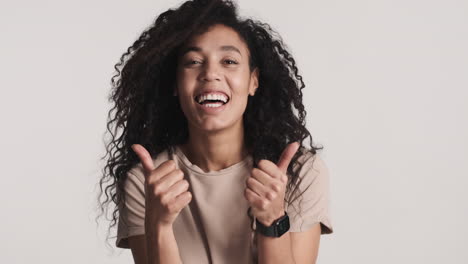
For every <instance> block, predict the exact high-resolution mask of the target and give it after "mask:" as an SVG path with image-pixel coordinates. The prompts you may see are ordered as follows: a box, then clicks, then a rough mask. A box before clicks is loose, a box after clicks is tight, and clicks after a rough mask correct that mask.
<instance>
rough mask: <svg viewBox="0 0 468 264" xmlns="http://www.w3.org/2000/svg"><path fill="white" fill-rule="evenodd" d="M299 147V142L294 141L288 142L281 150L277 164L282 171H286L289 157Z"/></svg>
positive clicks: (289, 160) (292, 155)
mask: <svg viewBox="0 0 468 264" xmlns="http://www.w3.org/2000/svg"><path fill="white" fill-rule="evenodd" d="M299 147H300V144H299V142H297V141H296V142H293V143H290V144H289V145H288V146H287V147H286V148H285V149H284V150H283V153H281V156H280V158H279V161H278V164H277V166H278V168H279V169H280V170H281V171H282V172H283V173H286V171H287V169H288V166H289V163H290V162H291V159H292V158H293V157H294V154H296V152H297V150H298V149H299Z"/></svg>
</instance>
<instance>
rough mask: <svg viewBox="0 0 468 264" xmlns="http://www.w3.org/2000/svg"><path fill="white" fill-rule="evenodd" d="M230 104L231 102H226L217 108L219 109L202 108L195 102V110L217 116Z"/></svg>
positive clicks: (202, 106)
mask: <svg viewBox="0 0 468 264" xmlns="http://www.w3.org/2000/svg"><path fill="white" fill-rule="evenodd" d="M230 102H231V100H228V101H227V103H225V104H223V105H222V106H219V107H207V106H204V105H201V104H199V103H197V102H195V104H196V105H197V109H199V110H201V111H203V112H205V113H206V114H219V113H220V112H222V111H223V110H224V109H225V108H226V106H227V105H228V104H229V103H230Z"/></svg>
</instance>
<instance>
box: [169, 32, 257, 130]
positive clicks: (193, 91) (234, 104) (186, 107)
mask: <svg viewBox="0 0 468 264" xmlns="http://www.w3.org/2000/svg"><path fill="white" fill-rule="evenodd" d="M181 51H182V52H181V54H179V58H178V66H177V81H176V85H177V88H176V93H177V94H178V96H179V102H180V105H181V107H182V111H183V112H184V114H185V116H186V118H187V120H188V122H189V127H190V126H192V127H193V126H194V127H196V128H197V129H201V130H205V131H216V130H221V129H225V128H229V127H233V126H235V125H239V124H241V122H242V115H243V114H244V111H245V108H246V106H247V99H248V96H249V94H250V95H254V93H255V90H256V89H257V87H258V70H257V69H256V70H255V71H253V72H250V68H249V56H250V53H249V50H248V47H247V45H246V44H245V42H244V41H243V40H242V39H241V38H240V36H239V35H238V33H237V32H236V31H234V30H233V29H232V28H230V27H227V26H224V25H220V24H217V25H214V26H212V27H210V28H209V29H208V31H206V32H205V33H203V34H200V35H197V36H194V37H193V38H191V39H190V40H189V41H188V42H187V43H186V44H185V45H184V46H183V47H182V49H181ZM216 94H217V95H216ZM226 98H227V103H223V102H221V100H223V101H224V99H226ZM200 100H201V101H203V102H202V104H200V103H199V102H198V101H200ZM218 100H219V101H218Z"/></svg>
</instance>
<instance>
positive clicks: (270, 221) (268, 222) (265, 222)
mask: <svg viewBox="0 0 468 264" xmlns="http://www.w3.org/2000/svg"><path fill="white" fill-rule="evenodd" d="M284 215H285V211H284V210H282V211H280V212H279V213H276V214H274V215H272V216H270V217H269V218H263V219H262V218H257V220H258V221H259V222H260V223H262V224H263V225H264V226H271V225H272V224H273V222H275V221H276V220H277V219H279V218H281V217H283V216H284Z"/></svg>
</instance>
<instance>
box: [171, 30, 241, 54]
mask: <svg viewBox="0 0 468 264" xmlns="http://www.w3.org/2000/svg"><path fill="white" fill-rule="evenodd" d="M214 50H215V51H220V52H222V51H225V52H226V51H232V52H237V53H240V54H241V55H242V56H244V55H247V54H249V50H248V47H247V45H246V44H245V42H244V40H243V39H242V38H241V37H240V36H239V34H238V33H237V32H236V31H235V30H234V29H232V28H231V27H228V26H224V25H214V26H211V27H210V28H208V30H207V31H205V32H203V33H201V34H199V35H195V36H193V37H192V38H190V39H189V40H188V41H187V42H186V44H185V45H183V47H182V50H181V53H180V55H181V56H182V55H184V54H185V53H187V52H190V51H195V52H204V51H214Z"/></svg>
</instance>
